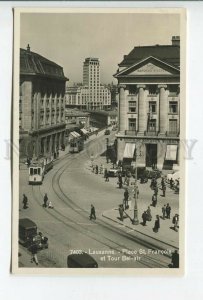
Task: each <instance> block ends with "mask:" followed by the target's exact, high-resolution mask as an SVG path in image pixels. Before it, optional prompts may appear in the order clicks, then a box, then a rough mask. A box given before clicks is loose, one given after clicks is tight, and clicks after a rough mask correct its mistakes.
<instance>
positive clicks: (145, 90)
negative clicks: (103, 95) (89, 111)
mask: <svg viewBox="0 0 203 300" xmlns="http://www.w3.org/2000/svg"><path fill="white" fill-rule="evenodd" d="M114 77H115V78H117V80H118V88H119V131H118V134H117V146H118V147H117V158H118V160H121V161H123V163H126V164H131V162H132V161H133V160H136V162H137V166H138V167H157V168H159V169H172V168H178V164H179V158H178V154H179V132H180V109H181V108H180V88H179V84H180V37H177V36H175V37H172V44H171V45H155V46H140V47H135V48H134V49H133V50H132V51H131V52H130V53H129V54H128V55H125V56H124V59H123V61H122V62H121V63H120V64H119V69H118V70H117V73H116V74H115V75H114Z"/></svg>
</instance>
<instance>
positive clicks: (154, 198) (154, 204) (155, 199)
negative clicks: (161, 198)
mask: <svg viewBox="0 0 203 300" xmlns="http://www.w3.org/2000/svg"><path fill="white" fill-rule="evenodd" d="M156 205H157V196H156V195H155V194H153V196H152V206H154V207H156Z"/></svg>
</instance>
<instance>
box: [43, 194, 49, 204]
mask: <svg viewBox="0 0 203 300" xmlns="http://www.w3.org/2000/svg"><path fill="white" fill-rule="evenodd" d="M48 200H49V198H48V196H47V193H45V195H44V204H43V206H44V207H47V202H48Z"/></svg>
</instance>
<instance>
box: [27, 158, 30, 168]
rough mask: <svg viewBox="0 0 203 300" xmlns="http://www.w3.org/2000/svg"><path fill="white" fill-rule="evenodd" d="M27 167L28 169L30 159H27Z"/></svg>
mask: <svg viewBox="0 0 203 300" xmlns="http://www.w3.org/2000/svg"><path fill="white" fill-rule="evenodd" d="M27 166H28V168H29V166H30V159H29V157H27Z"/></svg>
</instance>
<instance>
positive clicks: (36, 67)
mask: <svg viewBox="0 0 203 300" xmlns="http://www.w3.org/2000/svg"><path fill="white" fill-rule="evenodd" d="M20 75H41V76H46V77H47V76H48V77H54V78H58V79H63V80H64V81H67V80H68V78H66V77H65V76H64V73H63V68H62V67H61V66H59V65H58V64H56V63H55V62H53V61H51V60H48V59H47V58H45V57H43V56H41V55H39V54H37V53H35V52H32V51H30V46H29V45H28V47H27V49H26V50H25V49H22V48H20Z"/></svg>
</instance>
